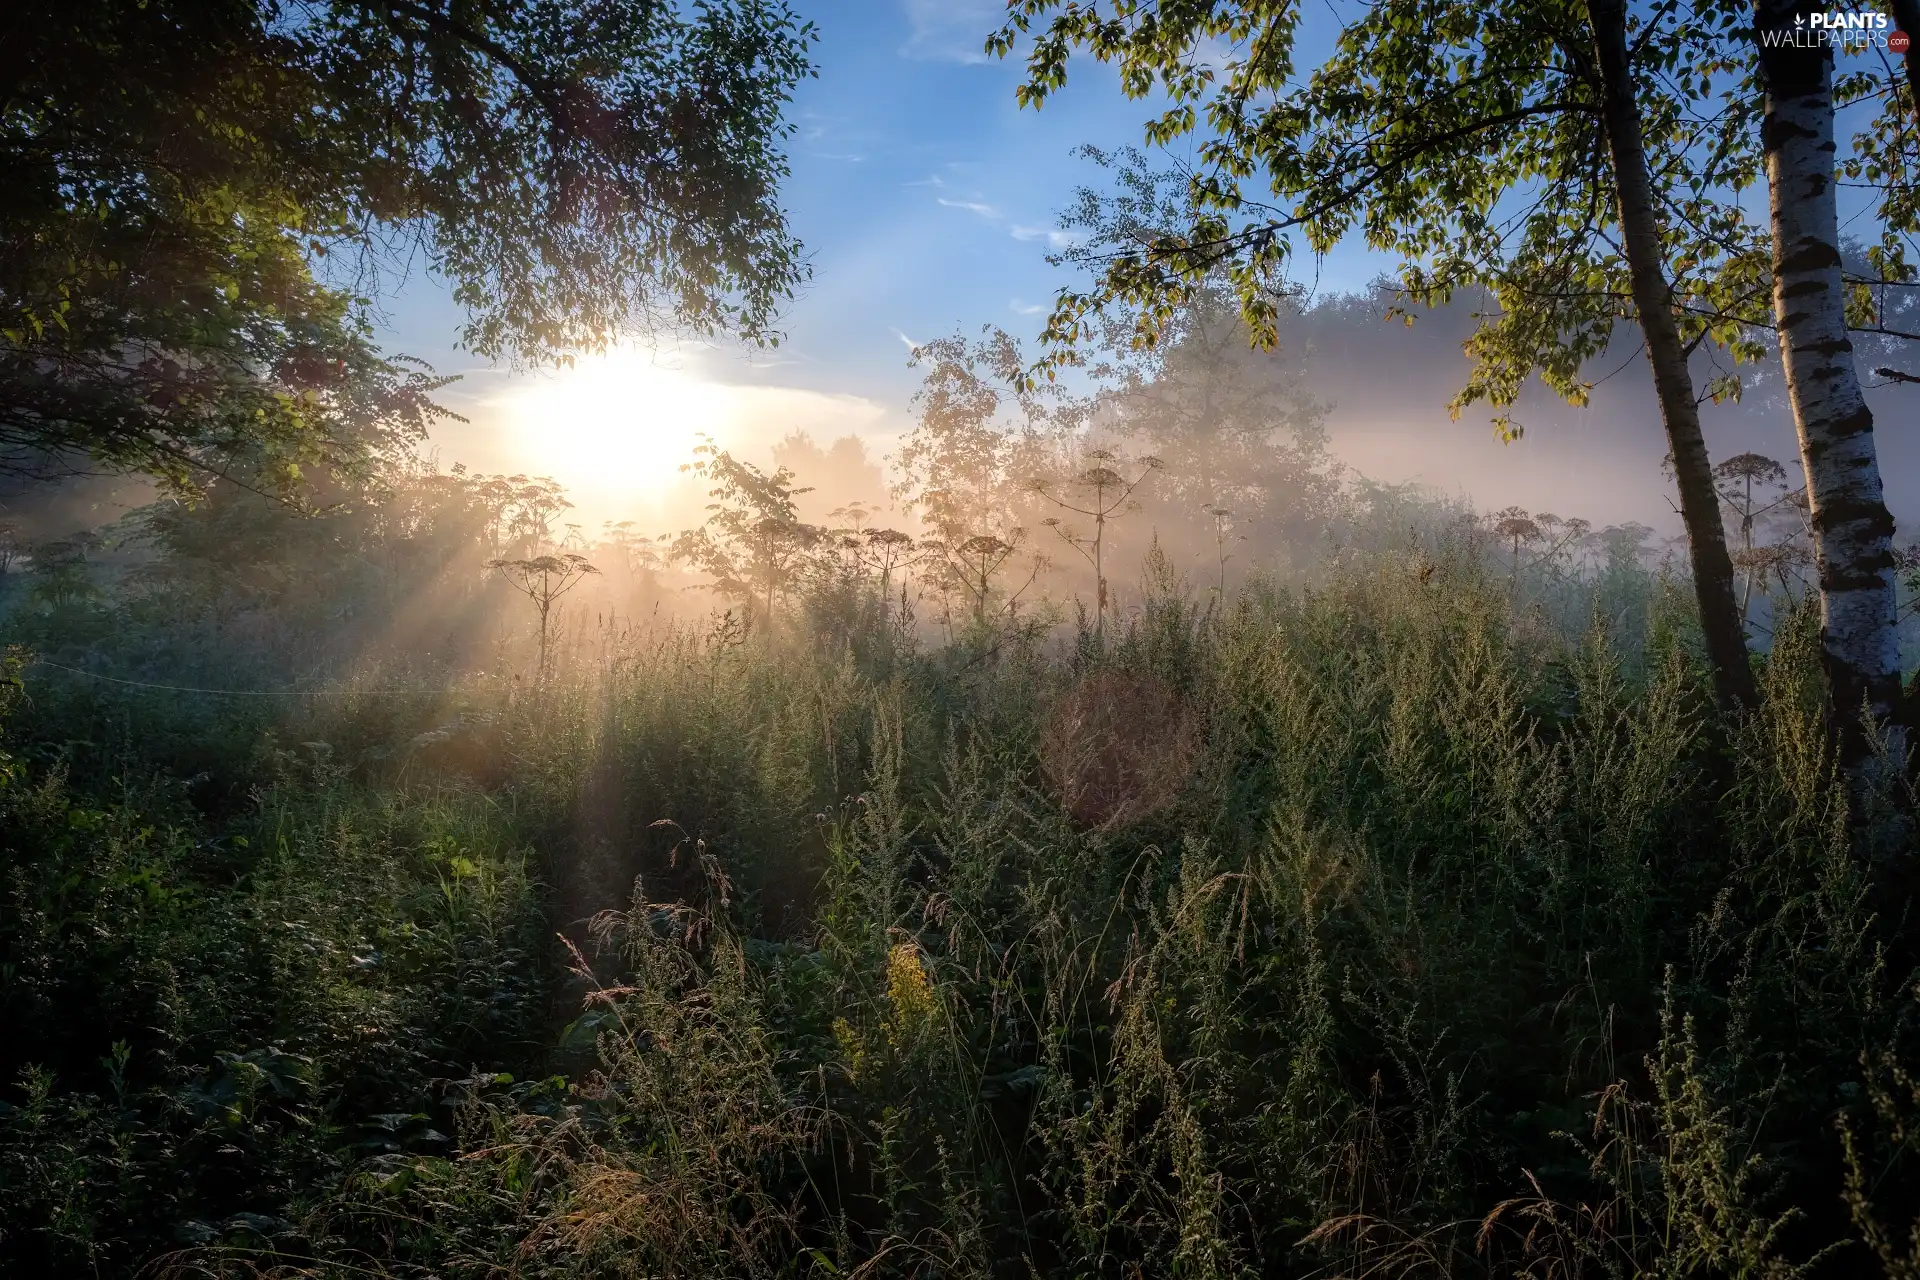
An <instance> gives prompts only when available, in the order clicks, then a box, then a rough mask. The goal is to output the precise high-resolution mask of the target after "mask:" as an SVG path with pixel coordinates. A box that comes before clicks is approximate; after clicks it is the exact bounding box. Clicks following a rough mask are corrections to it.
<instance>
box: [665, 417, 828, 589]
mask: <svg viewBox="0 0 1920 1280" xmlns="http://www.w3.org/2000/svg"><path fill="white" fill-rule="evenodd" d="M682 470H684V471H690V472H692V473H693V474H694V475H696V476H698V477H699V478H700V479H702V480H705V481H706V482H707V483H708V489H707V494H708V496H709V497H711V498H712V499H713V501H712V502H710V503H708V504H707V511H708V512H709V515H708V516H707V521H706V523H705V524H704V525H702V526H701V527H700V528H697V529H688V530H685V531H683V532H682V533H681V534H680V535H679V536H678V537H676V538H675V539H674V541H673V556H674V558H675V559H677V560H683V561H685V562H686V563H688V564H691V565H692V566H693V567H694V568H696V569H698V570H700V571H701V572H703V573H705V574H708V575H709V576H710V577H712V578H713V588H714V590H716V591H718V592H720V593H721V594H722V595H728V596H732V597H734V598H736V599H738V600H740V601H741V602H742V603H744V604H746V605H747V607H748V608H749V609H750V610H752V611H753V613H754V614H756V615H757V616H758V617H759V619H760V621H761V624H762V625H763V626H766V627H770V626H771V624H772V621H773V616H774V609H775V607H776V605H777V604H778V603H779V598H780V596H781V594H782V593H783V592H785V591H787V590H789V589H791V588H792V586H793V585H794V584H795V583H796V582H797V581H799V579H800V576H801V574H802V573H803V572H804V570H805V569H806V568H807V565H808V561H809V558H810V557H811V556H812V555H813V553H814V552H815V551H816V550H817V549H818V548H820V547H821V546H822V545H823V544H824V543H825V542H826V541H827V538H828V535H827V531H826V530H824V529H821V528H819V527H818V526H815V525H810V524H806V523H804V522H803V521H802V520H801V519H800V509H799V506H798V504H797V503H796V502H795V501H794V499H795V498H797V497H798V496H799V495H800V494H803V493H809V492H811V490H809V489H803V488H795V487H794V483H793V473H792V472H791V471H789V470H787V469H786V468H785V467H779V468H776V469H775V470H774V472H773V474H771V475H769V474H767V473H766V472H764V471H762V470H761V469H760V468H758V467H756V466H754V465H753V464H752V463H750V462H742V461H740V460H739V459H738V458H735V457H734V456H733V455H732V454H730V453H728V452H727V451H726V450H724V449H721V448H719V447H718V446H716V445H715V444H714V443H713V441H712V440H710V439H707V438H704V437H703V438H702V440H701V443H700V444H699V445H698V446H696V447H695V449H694V461H692V462H691V463H688V464H687V465H686V466H685V467H683V468H682Z"/></svg>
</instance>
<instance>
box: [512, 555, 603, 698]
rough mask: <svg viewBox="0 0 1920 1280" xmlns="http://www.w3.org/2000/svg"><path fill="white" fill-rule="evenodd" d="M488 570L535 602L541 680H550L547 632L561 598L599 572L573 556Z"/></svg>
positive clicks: (582, 558) (538, 558)
mask: <svg viewBox="0 0 1920 1280" xmlns="http://www.w3.org/2000/svg"><path fill="white" fill-rule="evenodd" d="M487 567H488V568H490V569H496V570H498V571H499V572H500V576H501V577H503V578H505V579H506V580H507V581H508V582H510V583H512V584H513V587H514V589H515V590H516V591H518V592H519V593H520V594H521V595H523V596H525V597H526V598H527V599H529V600H531V601H532V602H533V607H534V608H535V609H536V610H537V611H538V612H539V614H540V666H539V676H540V679H542V680H545V679H546V677H547V630H548V619H549V617H551V615H552V613H553V606H554V604H555V602H557V601H558V600H559V599H560V597H561V596H564V595H566V594H567V592H569V591H571V590H573V589H574V588H575V587H577V586H579V585H580V583H581V582H583V581H585V579H586V576H587V575H588V574H590V573H598V572H600V571H599V570H598V569H596V568H594V567H593V566H592V565H591V564H589V563H587V558H586V557H585V556H583V555H579V554H577V553H574V552H568V553H566V554H564V555H547V556H531V557H528V558H526V559H522V560H489V561H488V562H487Z"/></svg>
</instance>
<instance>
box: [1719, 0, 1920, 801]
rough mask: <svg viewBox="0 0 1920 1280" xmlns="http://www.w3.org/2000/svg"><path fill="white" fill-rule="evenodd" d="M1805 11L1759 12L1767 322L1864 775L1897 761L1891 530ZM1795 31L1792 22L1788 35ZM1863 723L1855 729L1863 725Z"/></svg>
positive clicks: (1834, 669)
mask: <svg viewBox="0 0 1920 1280" xmlns="http://www.w3.org/2000/svg"><path fill="white" fill-rule="evenodd" d="M1812 11H1813V7H1812V6H1811V5H1807V4H1804V3H1793V2H1791V0H1761V3H1760V4H1759V5H1758V6H1757V8H1756V20H1755V26H1754V31H1755V36H1756V43H1757V44H1758V47H1759V65H1760V77H1761V83H1762V85H1763V86H1764V89H1765V95H1766V96H1765V107H1764V112H1765V114H1764V116H1763V118H1762V120H1761V123H1760V140H1761V146H1762V149H1763V151H1764V153H1765V157H1766V172H1767V191H1768V201H1767V207H1768V214H1769V218H1770V221H1771V224H1772V232H1773V244H1772V249H1773V252H1772V278H1773V312H1774V321H1775V325H1776V332H1777V336H1778V339H1779V343H1780V358H1781V363H1782V366H1783V368H1784V369H1785V372H1786V382H1787V395H1788V399H1789V401H1790V402H1791V404H1792V406H1793V419H1794V426H1795V428H1796V430H1797V431H1798V434H1799V438H1800V460H1801V465H1802V466H1803V467H1804V468H1805V470H1806V476H1807V499H1808V510H1809V514H1810V517H1811V523H1812V529H1813V546H1814V557H1815V565H1816V569H1817V572H1818V574H1819V582H1820V615H1821V616H1820V622H1821V626H1820V647H1821V656H1822V658H1823V660H1824V664H1825V666H1826V672H1827V685H1828V691H1829V695H1830V697H1831V705H1832V708H1833V712H1834V715H1835V718H1836V727H1837V729H1838V731H1839V738H1840V742H1841V755H1842V758H1843V760H1845V761H1846V762H1848V763H1849V764H1850V765H1857V764H1860V763H1863V762H1864V761H1866V759H1867V758H1868V756H1869V753H1870V752H1871V750H1872V742H1871V737H1870V732H1871V730H1872V729H1875V728H1878V729H1879V730H1881V731H1883V732H1884V733H1885V734H1886V735H1887V736H1888V739H1889V741H1890V745H1891V746H1892V748H1893V750H1894V758H1895V759H1902V758H1903V753H1904V749H1905V729H1904V726H1902V725H1901V724H1900V723H1899V712H1900V709H1901V708H1900V704H1901V687H1900V637H1899V629H1898V622H1899V616H1898V603H1897V594H1896V589H1895V563H1894V546H1893V535H1894V526H1893V516H1892V514H1891V513H1890V512H1889V511H1888V510H1887V504H1886V501H1885V498H1884V496H1883V494H1882V491H1881V483H1880V466H1879V459H1878V456H1877V453H1876V450H1875V447H1874V438H1873V412H1872V411H1871V410H1870V409H1869V408H1868V407H1867V403H1866V398H1865V396H1864V395H1862V393H1861V389H1860V378H1859V374H1858V372H1857V370H1856V369H1855V367H1854V349H1853V341H1852V338H1851V335H1850V334H1849V332H1848V329H1849V326H1848V316H1847V311H1848V286H1847V281H1846V279H1845V273H1844V271H1843V261H1842V257H1841V244H1840V228H1839V210H1838V204H1837V200H1836V193H1837V189H1838V181H1837V175H1836V173H1835V165H1836V158H1837V150H1836V146H1835V141H1834V99H1835V86H1834V51H1833V46H1832V45H1831V44H1830V43H1827V42H1826V41H1821V40H1809V39H1805V38H1801V39H1795V38H1794V37H1795V34H1796V33H1795V28H1796V26H1801V27H1804V26H1805V19H1806V16H1807V14H1808V13H1810V12H1812ZM1796 20H1798V21H1796ZM1863 716H1864V721H1863Z"/></svg>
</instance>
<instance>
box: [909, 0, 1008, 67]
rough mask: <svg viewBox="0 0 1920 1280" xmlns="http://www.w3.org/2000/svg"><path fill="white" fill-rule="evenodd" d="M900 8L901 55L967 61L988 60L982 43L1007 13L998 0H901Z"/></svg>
mask: <svg viewBox="0 0 1920 1280" xmlns="http://www.w3.org/2000/svg"><path fill="white" fill-rule="evenodd" d="M901 8H902V9H904V10H905V11H906V16H907V42H906V43H905V44H904V45H902V46H900V56H901V57H903V58H918V59H922V60H925V61H928V62H961V63H969V64H971V63H979V62H985V61H986V60H987V55H986V51H985V49H984V48H983V46H984V45H985V44H986V42H987V37H988V36H989V35H991V34H992V33H993V32H994V31H996V30H998V29H999V26H1000V19H1001V17H1002V16H1003V15H1004V14H1005V12H1006V6H1005V5H1004V4H1002V3H1000V2H999V0H901Z"/></svg>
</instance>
